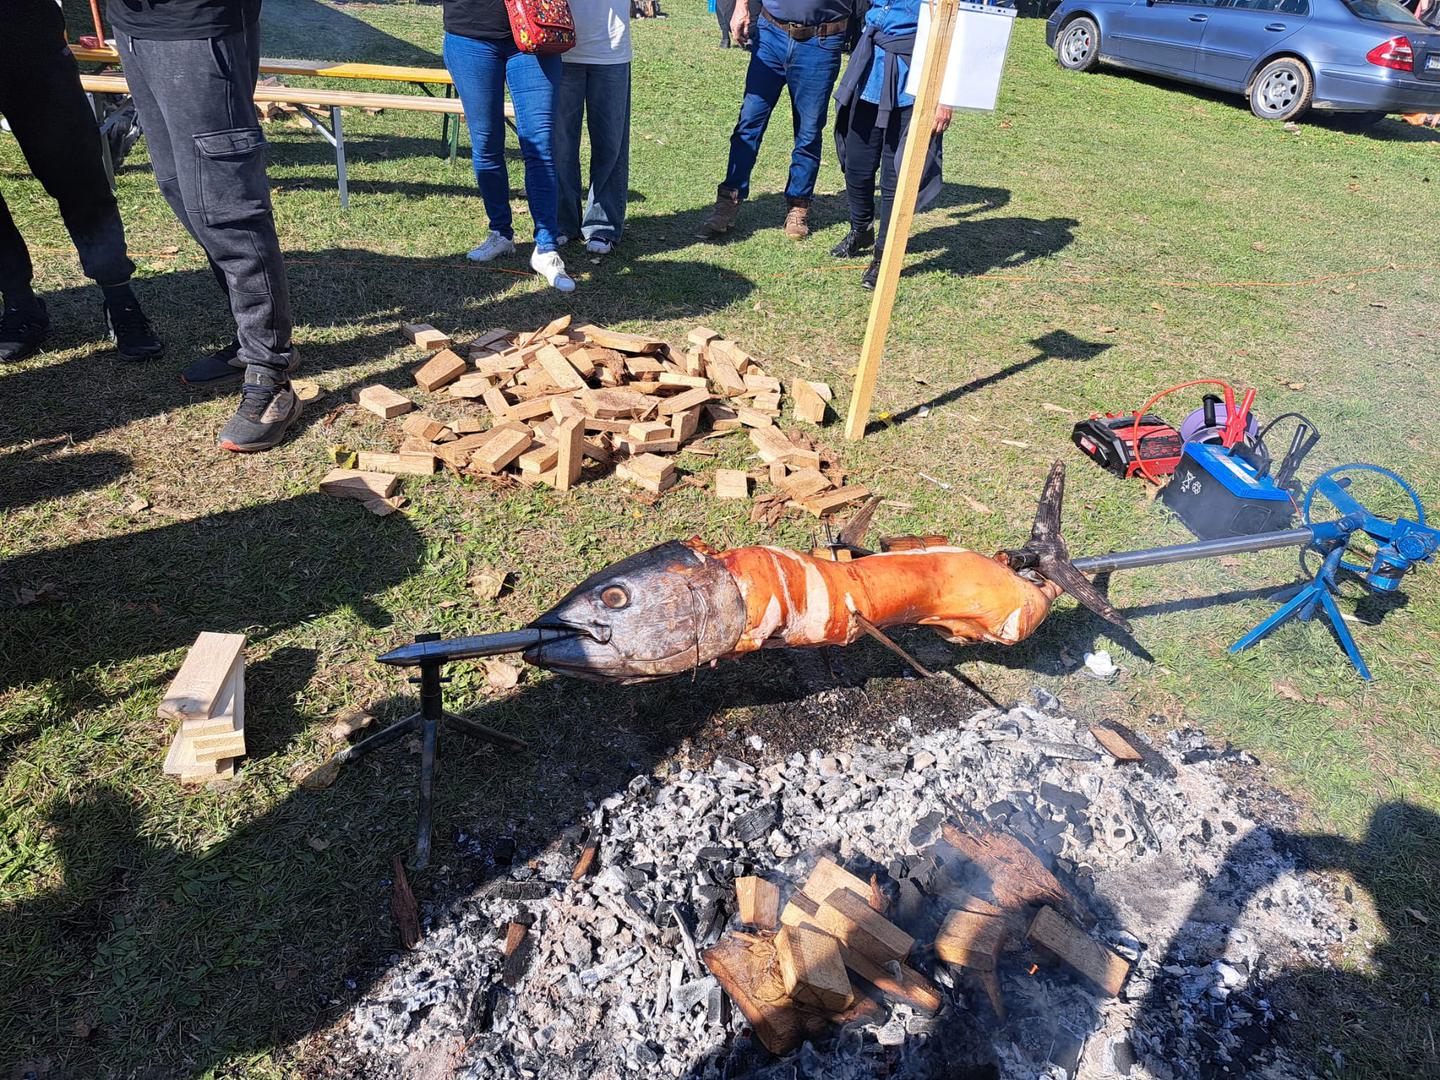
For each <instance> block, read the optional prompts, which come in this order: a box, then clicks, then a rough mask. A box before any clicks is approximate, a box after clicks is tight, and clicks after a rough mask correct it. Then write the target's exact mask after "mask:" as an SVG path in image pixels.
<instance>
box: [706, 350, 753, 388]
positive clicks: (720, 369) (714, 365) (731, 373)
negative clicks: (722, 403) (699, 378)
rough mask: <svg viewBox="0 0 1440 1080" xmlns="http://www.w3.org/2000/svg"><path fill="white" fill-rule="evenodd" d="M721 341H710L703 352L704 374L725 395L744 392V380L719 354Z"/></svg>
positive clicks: (726, 359) (729, 362) (732, 365)
mask: <svg viewBox="0 0 1440 1080" xmlns="http://www.w3.org/2000/svg"><path fill="white" fill-rule="evenodd" d="M721 344H723V342H718V341H712V342H711V343H710V344H709V345H708V346H707V347H706V352H705V374H706V376H707V377H708V378H709V379H710V381H711V382H712V383H714V384H715V385H716V386H717V387H719V389H720V393H722V394H724V395H725V396H726V397H734V396H735V395H737V394H743V393H745V380H744V379H742V378H741V377H740V372H739V371H738V370H736V368H735V365H734V364H733V363H731V361H730V360H729V359H728V358H727V357H725V356H724V355H721V353H720V351H719V349H718V346H720V345H721Z"/></svg>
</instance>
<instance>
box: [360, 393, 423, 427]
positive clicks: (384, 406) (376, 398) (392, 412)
mask: <svg viewBox="0 0 1440 1080" xmlns="http://www.w3.org/2000/svg"><path fill="white" fill-rule="evenodd" d="M355 400H356V401H357V402H358V403H359V405H360V407H361V408H362V409H369V410H370V411H371V412H372V413H374V414H375V415H376V416H379V417H382V418H383V419H385V420H389V419H392V418H393V417H396V416H399V415H400V414H401V413H407V412H409V411H410V410H411V409H413V408H415V403H414V402H413V401H411V400H410V399H409V398H408V397H406V396H405V395H404V394H397V393H396V392H395V391H394V390H391V389H390V388H389V387H388V386H367V387H365V389H363V390H361V391H360V393H359V394H357V395H356V397H355Z"/></svg>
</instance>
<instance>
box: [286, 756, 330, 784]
mask: <svg viewBox="0 0 1440 1080" xmlns="http://www.w3.org/2000/svg"><path fill="white" fill-rule="evenodd" d="M292 775H293V774H292ZM339 775H340V763H339V762H338V761H335V760H334V759H333V758H332V759H331V760H329V761H327V762H325V764H323V765H319V766H316V767H315V768H313V769H311V770H310V771H309V772H308V773H306V774H305V775H304V776H302V777H300V786H301V787H303V788H304V789H305V790H306V791H323V790H325V789H326V788H327V787H329V786H330V785H331V784H333V783H334V782H335V778H336V777H337V776H339Z"/></svg>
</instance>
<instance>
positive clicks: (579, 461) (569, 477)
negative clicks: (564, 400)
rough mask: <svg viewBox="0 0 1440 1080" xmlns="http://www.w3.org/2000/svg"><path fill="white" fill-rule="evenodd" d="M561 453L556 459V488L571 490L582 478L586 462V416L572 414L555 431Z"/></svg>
mask: <svg viewBox="0 0 1440 1080" xmlns="http://www.w3.org/2000/svg"><path fill="white" fill-rule="evenodd" d="M555 437H556V442H557V446H558V447H559V453H558V454H557V456H556V459H555V489H556V490H557V491H569V490H570V489H571V488H572V487H574V486H575V484H576V483H577V482H578V481H579V479H580V468H581V466H582V465H584V463H585V418H584V417H583V416H572V417H571V418H570V419H568V420H565V421H563V422H562V423H561V424H560V427H559V430H558V431H556V433H555Z"/></svg>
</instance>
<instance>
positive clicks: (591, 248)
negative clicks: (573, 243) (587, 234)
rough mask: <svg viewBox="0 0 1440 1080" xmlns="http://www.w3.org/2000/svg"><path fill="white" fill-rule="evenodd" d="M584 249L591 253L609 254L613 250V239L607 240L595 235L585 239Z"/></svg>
mask: <svg viewBox="0 0 1440 1080" xmlns="http://www.w3.org/2000/svg"><path fill="white" fill-rule="evenodd" d="M585 250H586V251H588V252H589V253H590V254H591V255H609V254H610V252H612V251H614V250H615V241H614V240H607V239H606V238H605V237H603V236H596V237H594V238H593V239H590V240H586V241H585Z"/></svg>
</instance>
